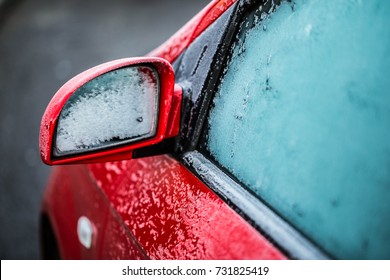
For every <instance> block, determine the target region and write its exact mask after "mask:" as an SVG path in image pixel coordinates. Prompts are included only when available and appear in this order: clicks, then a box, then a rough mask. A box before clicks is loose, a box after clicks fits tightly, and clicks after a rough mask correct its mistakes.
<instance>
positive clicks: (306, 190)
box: [203, 0, 390, 259]
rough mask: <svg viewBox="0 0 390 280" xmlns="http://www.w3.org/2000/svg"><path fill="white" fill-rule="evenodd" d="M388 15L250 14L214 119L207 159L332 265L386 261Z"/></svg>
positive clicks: (349, 10) (341, 10)
mask: <svg viewBox="0 0 390 280" xmlns="http://www.w3.org/2000/svg"><path fill="white" fill-rule="evenodd" d="M389 11H390V1H385V0H383V1H380V0H371V1H359V0H356V1H353V0H349V1H338V0H328V1H304V0H295V1H288V2H283V3H282V4H281V5H280V7H278V8H277V9H276V10H275V11H274V12H273V13H271V14H265V13H264V14H262V12H261V10H260V9H258V10H257V11H254V12H252V13H251V14H250V15H248V16H247V18H246V19H245V21H244V22H243V23H242V28H241V31H240V32H239V34H238V37H237V40H236V43H235V45H234V46H233V50H232V54H231V58H230V62H229V63H228V65H227V67H226V69H225V75H224V77H223V78H222V80H221V84H220V86H219V88H218V90H217V93H216V96H215V98H214V101H213V106H212V109H211V111H210V115H209V123H208V127H207V136H206V139H205V140H204V142H205V143H203V145H204V146H205V149H206V150H207V153H208V154H209V155H210V156H211V157H212V158H213V159H214V160H216V161H217V162H218V163H219V164H220V165H221V166H222V167H224V168H225V169H227V170H228V171H230V172H231V173H232V174H233V175H234V176H235V177H236V178H237V179H238V180H239V181H241V182H242V183H243V184H245V185H246V186H248V188H250V189H251V190H252V191H253V192H254V193H255V194H256V195H257V196H258V197H260V198H261V199H263V200H264V201H265V202H266V203H267V204H269V205H270V206H271V207H272V208H274V209H275V210H276V211H277V212H278V213H280V215H281V216H283V217H284V218H285V219H286V220H288V221H289V222H290V223H292V224H293V225H294V226H295V227H297V228H298V229H300V230H301V231H302V232H303V233H304V234H305V235H307V236H309V238H311V239H312V240H314V241H315V242H316V243H317V244H319V245H320V246H321V247H322V248H324V249H325V250H326V251H327V252H328V253H330V254H331V255H333V256H334V257H336V258H387V259H388V258H390V223H389V221H390V79H389V75H390V32H389V26H390V17H389V16H388V12H389Z"/></svg>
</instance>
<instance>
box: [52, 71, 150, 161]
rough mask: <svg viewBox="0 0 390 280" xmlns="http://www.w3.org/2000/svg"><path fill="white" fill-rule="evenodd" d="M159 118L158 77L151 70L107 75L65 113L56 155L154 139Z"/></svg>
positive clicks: (77, 97) (75, 97)
mask: <svg viewBox="0 0 390 280" xmlns="http://www.w3.org/2000/svg"><path fill="white" fill-rule="evenodd" d="M157 114H158V76H157V74H156V73H155V71H154V70H153V69H152V68H150V67H147V66H133V67H127V68H121V69H118V70H115V71H111V72H108V73H105V74H103V75H101V76H99V77H97V78H95V79H93V80H91V81H89V82H88V83H86V84H85V85H83V86H82V87H80V88H79V89H78V90H77V91H76V92H75V94H74V95H72V97H71V98H70V99H69V100H68V101H67V103H66V105H65V106H64V108H63V110H62V111H61V114H60V117H59V120H58V125H57V138H56V145H55V150H54V152H55V155H56V156H62V155H66V154H71V153H73V152H83V151H91V150H96V149H99V148H102V147H108V146H112V145H117V144H123V143H128V142H133V141H138V140H140V139H145V138H148V137H152V136H154V135H155V133H156V126H157Z"/></svg>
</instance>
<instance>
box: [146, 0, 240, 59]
mask: <svg viewBox="0 0 390 280" xmlns="http://www.w3.org/2000/svg"><path fill="white" fill-rule="evenodd" d="M235 2H237V0H215V1H212V2H211V3H210V4H208V5H207V6H206V7H205V8H204V9H203V10H202V11H200V12H199V13H198V14H197V15H196V16H194V17H193V18H192V19H191V20H190V21H189V22H188V23H187V24H186V25H184V26H183V27H182V28H181V29H180V30H179V31H177V32H176V33H175V34H174V35H173V36H172V37H171V38H169V39H168V40H167V41H166V42H165V43H163V44H162V45H161V46H159V47H158V48H156V49H155V50H153V51H152V52H150V53H149V54H148V55H149V56H157V57H162V58H164V59H166V60H168V61H169V62H171V63H172V62H173V61H174V60H175V59H176V58H177V57H178V56H179V55H180V54H181V53H182V52H183V51H184V50H185V49H186V48H187V47H188V46H189V45H190V44H191V43H192V42H193V41H194V40H195V39H196V38H197V37H198V36H199V35H200V34H201V33H202V32H203V31H204V30H205V29H206V28H207V27H209V26H210V25H211V24H212V23H213V22H214V21H215V20H216V19H217V18H219V17H220V16H221V15H222V14H223V13H224V12H225V11H226V10H227V9H228V8H229V7H230V6H231V5H233V4H234V3H235Z"/></svg>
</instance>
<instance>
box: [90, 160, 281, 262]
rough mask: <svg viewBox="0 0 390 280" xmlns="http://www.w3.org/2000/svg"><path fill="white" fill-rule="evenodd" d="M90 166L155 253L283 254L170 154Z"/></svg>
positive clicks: (208, 255) (209, 255)
mask: <svg viewBox="0 0 390 280" xmlns="http://www.w3.org/2000/svg"><path fill="white" fill-rule="evenodd" d="M89 169H90V171H91V173H92V174H93V176H94V177H95V178H96V179H97V181H98V182H99V186H100V187H101V188H102V190H103V191H104V192H105V194H106V195H107V198H108V199H109V200H110V201H111V204H112V206H113V208H114V209H115V210H116V212H117V213H118V214H119V215H120V216H121V218H122V220H123V221H124V223H125V224H126V225H127V226H128V228H129V230H130V231H131V232H132V234H133V235H134V236H135V237H136V239H137V240H138V242H139V243H140V245H141V246H142V248H143V249H144V250H145V251H146V253H147V254H148V256H150V257H151V258H153V259H283V258H285V257H284V256H283V254H281V253H280V252H279V251H278V250H277V249H276V248H274V247H273V246H272V244H270V243H269V242H268V241H267V240H266V239H265V238H264V237H263V236H261V235H260V234H259V233H258V232H257V231H256V230H255V229H253V228H252V227H251V226H250V225H249V224H248V223H247V222H246V221H245V220H243V219H242V218H241V217H240V216H239V215H238V214H237V213H235V212H234V211H233V210H232V209H231V208H230V207H229V206H227V205H226V204H225V203H224V202H223V201H222V200H221V199H220V198H219V197H218V196H216V195H215V194H214V193H213V192H212V191H210V189H208V188H207V187H206V186H205V185H204V184H203V183H202V182H201V181H200V180H199V179H197V178H196V177H195V176H194V175H193V174H192V173H191V172H189V171H188V170H187V169H186V168H185V167H183V166H182V165H181V164H180V163H178V162H177V161H176V160H174V159H172V158H169V157H168V156H156V157H149V158H144V159H137V160H131V161H123V162H120V163H110V164H94V165H89ZM104 169H109V172H108V173H107V174H108V175H109V176H108V177H109V179H108V178H107V177H106V176H105V174H104V173H102V171H103V170H104ZM113 170H114V171H113ZM107 174H106V175H107ZM113 185H115V187H113Z"/></svg>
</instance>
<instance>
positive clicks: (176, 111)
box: [165, 84, 183, 138]
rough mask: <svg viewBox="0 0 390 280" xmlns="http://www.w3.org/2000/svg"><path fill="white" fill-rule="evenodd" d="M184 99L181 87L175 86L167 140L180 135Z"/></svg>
mask: <svg viewBox="0 0 390 280" xmlns="http://www.w3.org/2000/svg"><path fill="white" fill-rule="evenodd" d="M182 98H183V90H182V88H181V87H180V86H179V85H177V84H175V87H174V90H173V96H172V105H171V109H170V111H169V116H168V126H167V130H166V133H165V138H172V137H175V136H177V135H179V132H180V116H181V104H182Z"/></svg>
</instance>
